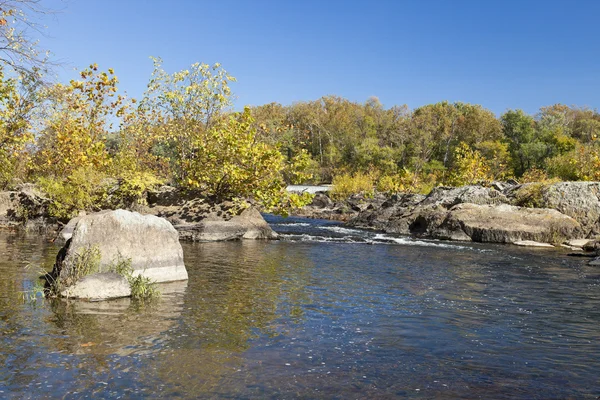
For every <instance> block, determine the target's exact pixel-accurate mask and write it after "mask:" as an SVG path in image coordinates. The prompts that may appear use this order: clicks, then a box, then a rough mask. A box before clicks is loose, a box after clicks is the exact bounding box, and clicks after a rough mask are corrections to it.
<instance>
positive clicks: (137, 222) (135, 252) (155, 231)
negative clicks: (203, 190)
mask: <svg viewBox="0 0 600 400" xmlns="http://www.w3.org/2000/svg"><path fill="white" fill-rule="evenodd" d="M93 246H96V247H97V248H98V249H99V251H100V254H101V259H100V266H99V269H100V271H99V272H107V271H108V270H109V268H110V266H111V265H113V264H114V262H115V261H117V260H118V259H119V258H121V259H131V267H132V268H133V270H134V274H139V275H143V276H145V277H148V278H150V279H151V280H153V281H155V282H169V281H178V280H185V279H188V274H187V271H186V269H185V265H184V264H183V250H182V248H181V245H180V244H179V235H178V233H177V231H176V230H175V229H174V228H173V226H172V225H171V224H170V223H169V222H168V221H167V220H165V219H164V218H159V217H156V216H153V215H140V214H138V213H135V212H130V211H125V210H116V211H108V212H106V211H105V212H100V213H95V214H90V215H86V216H83V217H81V218H80V219H79V221H78V222H77V224H76V226H75V229H74V231H73V235H72V238H71V242H70V245H69V247H68V248H67V249H66V256H65V259H64V262H63V266H64V268H62V269H61V270H60V277H61V278H65V277H68V276H69V275H70V274H71V272H72V271H70V270H69V266H70V265H71V264H72V262H71V261H72V260H73V259H74V257H75V255H76V254H77V253H81V252H82V251H84V250H85V249H88V248H90V247H93ZM63 280H64V279H63Z"/></svg>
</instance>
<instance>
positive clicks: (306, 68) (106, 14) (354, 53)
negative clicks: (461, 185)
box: [42, 0, 600, 114]
mask: <svg viewBox="0 0 600 400" xmlns="http://www.w3.org/2000/svg"><path fill="white" fill-rule="evenodd" d="M43 1H45V4H47V6H48V7H50V8H58V9H62V11H61V12H60V13H58V14H57V15H56V16H55V17H53V18H49V19H46V20H44V23H45V25H47V34H48V36H47V37H45V38H43V39H42V45H43V46H44V47H46V48H48V49H50V50H51V51H52V52H53V53H54V57H55V58H56V59H59V60H61V61H63V62H64V63H65V66H64V67H62V68H59V69H58V71H57V72H58V75H59V79H60V80H68V79H71V78H73V77H75V76H76V74H75V73H74V72H73V68H79V69H81V68H84V67H85V66H87V65H89V64H90V63H93V62H96V63H98V64H99V66H100V67H101V68H102V69H107V68H109V67H110V68H114V69H115V72H116V74H117V75H118V77H119V80H120V82H121V83H120V88H121V89H122V90H125V91H127V93H128V94H129V95H131V96H134V97H140V96H141V95H142V93H143V92H144V89H145V86H146V84H147V82H148V79H149V77H150V73H151V72H152V62H151V61H150V59H149V56H160V57H162V58H163V60H164V67H165V69H166V70H167V71H169V72H174V71H177V70H181V69H185V68H187V67H188V66H189V65H190V64H192V63H194V62H196V61H200V62H206V63H209V64H212V63H215V62H220V63H221V64H222V65H223V67H224V68H225V69H226V70H227V71H228V72H229V73H230V74H232V75H233V76H235V77H236V78H237V79H238V82H237V83H235V84H233V85H232V90H233V92H234V94H235V95H236V97H237V100H236V103H235V104H236V106H235V107H236V108H237V109H241V108H242V107H243V106H244V105H246V104H250V105H260V104H265V103H269V102H273V101H275V102H279V103H282V104H291V103H292V102H294V101H305V100H314V99H318V98H319V97H321V96H324V95H329V94H335V95H338V96H342V97H345V98H348V99H350V100H353V101H360V102H363V101H365V100H367V99H368V98H369V97H370V96H377V97H378V98H379V99H380V101H381V102H382V103H383V104H384V105H385V106H386V107H391V106H393V105H401V104H407V105H408V106H409V107H411V108H415V107H418V106H421V105H424V104H429V103H435V102H438V101H442V100H448V101H463V102H468V103H476V104H481V105H483V106H484V107H486V108H489V109H490V110H492V111H494V112H495V113H496V114H501V113H502V112H504V111H505V110H506V109H508V108H521V109H523V110H525V111H526V112H529V113H535V112H536V111H537V110H538V109H539V107H541V106H545V105H550V104H554V103H558V102H560V103H565V104H569V105H572V104H575V105H580V106H584V105H586V106H589V107H592V108H596V107H600V104H599V103H600V51H599V50H600V24H598V22H597V21H598V18H599V17H600V1H551V0H546V1H534V0H521V1H511V0H505V1H486V0H480V1H466V0H465V1H461V0H453V1H450V0H448V1H433V0H431V1H427V0H422V1H401V0H397V1H375V0H371V1H351V0H347V1H337V0H321V1H313V0H305V1H292V0H279V1H262V0H254V1H231V0H229V1H228V0H222V1H210V2H209V1H203V0H169V1H164V0H163V1H155V0H146V1H142V0H120V1H115V0H102V1H99V0H43Z"/></svg>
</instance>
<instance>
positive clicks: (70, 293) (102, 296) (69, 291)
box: [60, 272, 131, 301]
mask: <svg viewBox="0 0 600 400" xmlns="http://www.w3.org/2000/svg"><path fill="white" fill-rule="evenodd" d="M60 294H61V296H62V297H66V298H72V299H82V300H88V301H100V300H106V299H115V298H119V297H129V296H131V288H130V287H129V282H128V281H127V279H125V278H124V277H123V276H121V275H119V274H116V273H114V272H104V273H98V274H92V275H88V276H84V277H83V278H81V279H80V280H79V281H77V282H76V283H75V284H74V285H72V286H70V287H68V288H66V289H65V290H63V291H62V292H61V293H60Z"/></svg>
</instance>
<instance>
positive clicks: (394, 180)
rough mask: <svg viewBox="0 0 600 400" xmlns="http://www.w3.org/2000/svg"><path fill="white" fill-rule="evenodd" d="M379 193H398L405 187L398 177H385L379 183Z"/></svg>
mask: <svg viewBox="0 0 600 400" xmlns="http://www.w3.org/2000/svg"><path fill="white" fill-rule="evenodd" d="M376 188H377V191H378V192H380V193H388V194H391V193H398V192H400V191H401V190H402V189H403V188H404V186H403V185H402V182H401V180H400V178H399V177H398V176H391V175H383V176H382V177H380V178H379V180H378V181H377V187H376Z"/></svg>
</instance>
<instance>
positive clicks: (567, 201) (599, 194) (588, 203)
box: [541, 182, 600, 237]
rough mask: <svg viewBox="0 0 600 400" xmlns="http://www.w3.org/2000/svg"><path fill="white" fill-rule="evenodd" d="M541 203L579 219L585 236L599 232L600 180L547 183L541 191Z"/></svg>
mask: <svg viewBox="0 0 600 400" xmlns="http://www.w3.org/2000/svg"><path fill="white" fill-rule="evenodd" d="M541 205H542V206H543V207H545V208H553V209H555V210H558V211H560V212H561V213H563V214H566V215H568V216H570V217H572V218H574V219H576V220H577V221H579V223H580V224H581V226H582V228H583V229H584V231H585V236H586V237H587V236H593V235H598V234H600V182H559V183H555V184H553V185H549V186H548V187H546V188H545V190H544V191H543V194H542V199H541Z"/></svg>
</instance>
